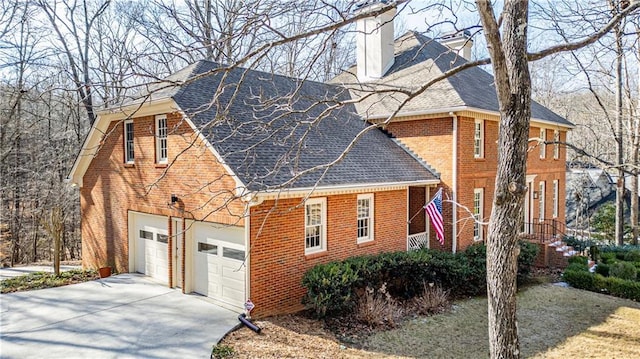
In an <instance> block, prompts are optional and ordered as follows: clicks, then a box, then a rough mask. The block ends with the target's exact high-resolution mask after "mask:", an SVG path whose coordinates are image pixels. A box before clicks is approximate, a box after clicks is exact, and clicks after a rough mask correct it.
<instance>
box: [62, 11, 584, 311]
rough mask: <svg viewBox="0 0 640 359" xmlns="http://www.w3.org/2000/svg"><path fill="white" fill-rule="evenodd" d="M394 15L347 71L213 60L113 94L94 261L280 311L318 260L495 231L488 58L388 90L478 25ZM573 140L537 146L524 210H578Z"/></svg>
mask: <svg viewBox="0 0 640 359" xmlns="http://www.w3.org/2000/svg"><path fill="white" fill-rule="evenodd" d="M393 15H394V11H390V12H388V13H386V14H383V15H381V16H379V17H376V18H369V19H364V20H362V21H360V23H358V27H359V28H360V29H362V30H363V31H361V32H360V33H359V35H358V39H357V41H358V63H357V66H356V67H354V68H351V69H348V70H347V71H345V73H343V74H341V75H340V76H338V77H337V78H336V79H334V80H333V81H332V83H319V82H312V81H302V80H299V79H295V78H289V77H284V76H279V75H273V74H269V73H263V72H259V71H255V70H246V69H242V68H233V69H230V70H229V69H224V68H223V67H221V66H219V65H218V64H216V63H213V62H209V61H199V62H197V63H195V64H193V65H191V66H188V67H187V68H185V69H183V70H181V71H179V72H177V73H176V74H174V75H172V76H170V77H169V78H167V79H166V81H165V82H163V83H160V84H155V85H153V86H151V87H152V88H151V90H152V91H150V92H149V94H148V95H147V96H145V97H144V98H142V99H140V100H137V101H132V102H128V103H125V104H123V105H122V106H120V107H118V108H115V109H108V110H104V111H102V112H100V113H99V116H98V119H97V121H96V123H95V124H94V126H93V127H92V129H91V130H90V133H89V134H88V136H87V139H86V140H85V143H84V145H83V148H82V150H81V152H80V155H79V156H78V157H77V159H76V162H75V163H74V166H73V169H72V171H71V173H70V175H69V181H70V182H71V183H73V184H75V185H77V186H78V187H79V188H80V200H81V208H82V238H83V239H82V244H83V265H84V266H86V267H101V266H105V265H110V266H114V267H115V268H116V269H117V270H118V271H121V272H127V271H129V272H140V273H144V274H146V275H149V276H151V277H153V278H155V279H156V280H158V281H161V282H163V283H165V284H166V285H168V286H170V287H179V288H181V289H182V291H183V292H185V293H190V292H196V293H200V294H203V295H206V296H209V297H211V298H212V299H213V300H215V301H217V302H218V303H220V304H221V305H224V306H227V307H229V308H231V309H234V310H238V311H240V310H242V305H243V303H244V302H245V300H246V299H248V298H251V300H252V301H253V302H254V303H255V304H256V309H255V311H254V315H257V316H266V315H271V314H277V313H286V312H294V311H298V310H300V309H302V304H301V298H302V296H303V295H304V289H303V288H302V287H301V285H300V281H301V278H302V275H303V274H304V272H305V271H306V270H307V269H309V268H311V267H312V266H314V265H316V264H318V263H324V262H328V261H331V260H338V259H343V258H346V257H348V256H353V255H360V254H372V253H379V252H382V251H396V250H407V249H409V248H411V247H414V246H419V245H426V246H430V247H432V248H441V249H445V250H452V251H456V250H461V249H463V248H465V247H467V246H469V245H471V244H473V243H474V242H477V241H482V240H483V238H484V231H485V228H484V227H483V226H482V225H479V224H478V223H477V221H473V220H465V218H471V217H474V216H475V217H476V218H477V219H480V220H487V217H488V215H489V213H490V205H491V202H492V194H493V183H494V180H495V168H496V159H497V148H496V140H497V127H498V119H499V116H498V112H497V111H498V104H497V100H496V95H495V91H494V90H493V88H492V86H493V78H492V77H491V76H490V75H489V74H487V73H486V72H484V71H483V70H481V69H478V68H471V69H469V70H466V71H464V72H461V73H459V74H457V75H455V76H454V77H452V78H449V79H447V80H445V81H443V82H442V83H439V84H438V85H436V86H435V87H433V88H432V89H429V90H427V91H425V92H423V93H422V94H421V95H419V96H417V97H415V98H414V99H412V100H411V101H409V102H408V103H407V104H406V105H405V106H404V107H402V108H401V109H400V110H399V111H398V112H395V113H394V110H393V109H394V108H398V104H399V103H400V102H401V101H403V98H402V96H404V95H402V94H400V93H394V94H391V95H389V93H388V92H385V93H386V94H385V93H380V94H375V95H373V96H371V90H377V89H380V88H392V87H394V86H399V87H400V88H405V89H411V88H414V87H416V86H419V83H424V82H425V79H426V80H428V79H429V78H433V77H435V76H438V75H439V74H440V73H442V72H443V71H446V69H447V68H450V67H451V66H455V65H457V64H460V63H461V62H463V61H466V60H465V59H463V58H460V57H459V56H458V54H459V53H462V54H465V53H466V54H468V50H469V47H468V45H469V44H470V42H469V41H466V39H464V41H460V40H461V39H460V38H453V39H449V41H448V45H449V46H450V47H446V46H443V45H442V44H440V43H438V42H436V41H433V40H432V39H429V38H426V37H423V36H421V35H418V34H415V33H412V32H409V33H407V34H405V35H404V36H402V37H400V38H398V39H396V40H395V42H394V40H393V24H392V21H389V20H391V19H393ZM371 26H375V27H373V28H372V27H371ZM371 29H377V30H375V31H371ZM456 43H457V44H458V45H456ZM456 46H457V47H456ZM365 54H367V56H366V57H365ZM370 55H373V56H370ZM365 58H367V59H368V60H367V61H365ZM371 59H375V60H371ZM416 79H419V80H420V82H416V83H415V85H414V84H413V83H412V82H413V81H416ZM366 93H368V94H369V96H364V97H363V96H362V95H364V94H366ZM532 117H533V118H532V127H531V134H532V136H531V137H543V139H544V138H546V139H547V140H552V139H558V140H560V141H562V140H564V139H565V136H566V132H567V130H569V129H570V128H571V127H572V125H571V123H569V122H567V121H566V120H565V119H563V118H561V117H560V116H558V115H556V114H554V113H553V112H551V111H549V110H548V109H546V108H544V107H542V106H540V105H539V104H536V103H534V104H533V116H532ZM387 118H392V120H391V122H389V123H388V124H386V125H385V126H383V128H378V127H375V126H370V124H371V123H376V122H378V121H384V120H385V119H387ZM354 138H357V140H356V141H355V142H354ZM534 144H537V142H535V143H534ZM532 146H533V145H532ZM564 151H565V150H564V148H561V147H558V146H554V145H547V146H537V147H536V148H534V149H532V151H531V152H530V154H531V156H529V159H528V173H527V183H528V184H529V186H530V191H529V192H530V195H529V196H528V198H527V206H526V207H527V210H526V213H525V216H526V218H525V221H524V222H526V223H542V222H544V221H546V220H548V219H553V220H557V221H558V222H562V223H564V201H561V200H560V199H563V198H564V193H565V189H564V182H565V152H564ZM329 164H330V165H329ZM439 187H443V188H444V190H445V199H449V200H451V201H454V202H457V203H458V204H459V205H458V206H455V207H454V206H453V205H452V203H451V202H445V204H444V217H445V235H446V239H445V246H444V247H442V246H441V245H440V244H439V243H438V242H437V241H436V240H435V235H434V233H431V232H433V231H429V223H428V218H426V216H425V213H424V211H423V210H422V206H424V205H425V203H426V202H427V201H428V200H429V198H430V197H431V196H432V195H433V194H434V193H435V191H436V190H437V188H439ZM524 230H525V231H532V230H533V229H532V227H529V226H525V228H524Z"/></svg>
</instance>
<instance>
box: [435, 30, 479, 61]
mask: <svg viewBox="0 0 640 359" xmlns="http://www.w3.org/2000/svg"><path fill="white" fill-rule="evenodd" d="M440 43H442V44H443V45H445V46H447V47H448V48H450V49H451V50H453V52H456V53H458V56H462V57H464V58H465V59H466V60H467V61H471V49H472V48H473V40H471V33H470V32H469V31H468V30H465V31H461V32H455V33H452V34H448V35H444V36H443V37H442V38H441V39H440Z"/></svg>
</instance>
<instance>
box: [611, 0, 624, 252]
mask: <svg viewBox="0 0 640 359" xmlns="http://www.w3.org/2000/svg"><path fill="white" fill-rule="evenodd" d="M609 6H610V7H611V12H612V14H613V15H617V14H618V13H619V12H620V8H619V6H620V4H619V2H617V1H613V0H610V1H609ZM613 33H614V36H615V42H616V48H615V53H616V73H615V78H616V105H615V106H616V117H615V118H616V134H615V139H616V172H617V175H618V180H617V181H616V233H615V238H616V242H617V243H618V245H623V244H624V168H623V164H624V152H623V149H624V146H623V143H622V142H623V138H622V133H623V132H622V131H623V126H622V82H623V79H622V60H623V59H622V56H623V55H624V52H623V49H622V32H621V29H620V23H618V24H616V26H615V27H614V28H613Z"/></svg>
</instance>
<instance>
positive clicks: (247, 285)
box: [244, 201, 251, 302]
mask: <svg viewBox="0 0 640 359" xmlns="http://www.w3.org/2000/svg"><path fill="white" fill-rule="evenodd" d="M250 244H251V201H247V202H245V204H244V248H245V251H246V252H245V253H247V255H246V256H245V258H244V267H245V271H244V293H245V295H244V297H245V298H244V300H245V302H246V301H247V300H249V298H251V281H250V279H251V273H250V272H251V271H250V270H249V257H250V256H251V247H250Z"/></svg>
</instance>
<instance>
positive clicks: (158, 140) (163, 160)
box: [155, 115, 169, 164]
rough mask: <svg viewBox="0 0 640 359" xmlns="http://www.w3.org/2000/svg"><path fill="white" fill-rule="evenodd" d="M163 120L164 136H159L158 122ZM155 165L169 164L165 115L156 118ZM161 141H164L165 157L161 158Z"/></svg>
mask: <svg viewBox="0 0 640 359" xmlns="http://www.w3.org/2000/svg"><path fill="white" fill-rule="evenodd" d="M161 120H164V125H165V131H164V132H165V133H164V136H161V133H160V121H161ZM155 126H156V131H155V132H156V136H155V137H156V163H159V164H166V163H168V162H169V160H168V157H169V148H168V143H167V137H168V136H167V131H168V127H169V126H168V124H167V116H166V115H157V116H156V123H155ZM162 140H164V151H165V156H164V157H162V146H161V144H162Z"/></svg>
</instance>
